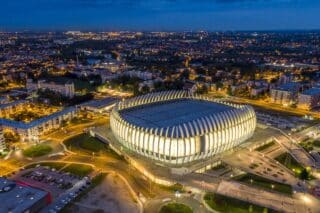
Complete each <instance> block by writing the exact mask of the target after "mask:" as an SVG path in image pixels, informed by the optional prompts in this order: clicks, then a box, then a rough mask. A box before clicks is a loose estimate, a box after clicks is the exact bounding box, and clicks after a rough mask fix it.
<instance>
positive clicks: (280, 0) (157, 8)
mask: <svg viewBox="0 0 320 213" xmlns="http://www.w3.org/2000/svg"><path fill="white" fill-rule="evenodd" d="M287 29H320V0H0V31H2V30H167V31H175V30H176V31H180V30H211V31H220V30H287Z"/></svg>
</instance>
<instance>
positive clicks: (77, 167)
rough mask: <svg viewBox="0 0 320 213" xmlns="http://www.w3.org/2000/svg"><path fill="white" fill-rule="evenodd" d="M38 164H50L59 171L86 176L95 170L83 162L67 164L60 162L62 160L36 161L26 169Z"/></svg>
mask: <svg viewBox="0 0 320 213" xmlns="http://www.w3.org/2000/svg"><path fill="white" fill-rule="evenodd" d="M37 165H40V166H43V167H46V166H48V167H50V168H55V169H56V170H58V171H60V170H61V171H63V172H70V173H71V174H74V175H78V176H80V177H84V176H86V175H88V174H89V173H90V172H92V171H93V168H92V167H91V166H90V165H83V164H77V163H72V164H70V165H67V163H60V162H42V163H35V164H31V165H29V166H27V167H26V169H30V168H34V167H36V166H37Z"/></svg>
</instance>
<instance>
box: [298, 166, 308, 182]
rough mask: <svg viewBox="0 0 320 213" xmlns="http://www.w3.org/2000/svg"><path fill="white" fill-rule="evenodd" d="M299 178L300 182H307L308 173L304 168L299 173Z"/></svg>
mask: <svg viewBox="0 0 320 213" xmlns="http://www.w3.org/2000/svg"><path fill="white" fill-rule="evenodd" d="M299 177H300V179H301V180H308V179H309V177H310V172H309V171H308V170H307V169H306V168H304V169H303V170H302V171H301V173H300V175H299Z"/></svg>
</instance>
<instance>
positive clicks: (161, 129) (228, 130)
mask: <svg viewBox="0 0 320 213" xmlns="http://www.w3.org/2000/svg"><path fill="white" fill-rule="evenodd" d="M110 125H111V129H112V132H113V134H114V135H115V137H116V138H117V140H118V142H119V143H120V144H121V145H122V147H123V148H125V149H129V150H131V151H133V152H135V153H138V154H140V155H143V156H145V157H148V158H150V159H153V160H156V161H160V162H162V163H165V164H170V165H176V166H179V165H183V164H186V163H190V162H193V161H197V160H202V159H206V158H209V157H212V156H215V155H217V154H219V153H222V152H224V151H227V150H230V149H232V148H234V147H236V146H238V145H239V144H241V143H242V142H244V141H246V140H247V139H248V138H250V137H251V136H252V135H253V133H254V130H255V127H256V115H255V112H254V110H253V108H252V107H251V106H247V105H237V104H232V103H226V102H223V101H220V100H218V99H209V98H207V97H203V96H196V95H192V94H190V93H189V92H188V91H167V92H159V93H150V94H147V95H143V96H139V97H135V98H131V99H127V100H125V101H122V102H120V103H118V104H117V105H116V106H115V107H114V109H113V110H112V112H111V116H110Z"/></svg>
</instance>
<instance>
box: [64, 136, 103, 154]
mask: <svg viewBox="0 0 320 213" xmlns="http://www.w3.org/2000/svg"><path fill="white" fill-rule="evenodd" d="M64 143H65V145H66V146H79V147H80V148H82V149H85V150H88V151H90V152H99V151H100V150H103V149H105V148H106V145H105V144H104V143H102V142H101V141H99V140H98V139H96V138H94V137H92V136H90V135H89V134H86V133H83V134H80V135H76V136H74V137H72V138H69V139H67V140H66V141H65V142H64Z"/></svg>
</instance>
